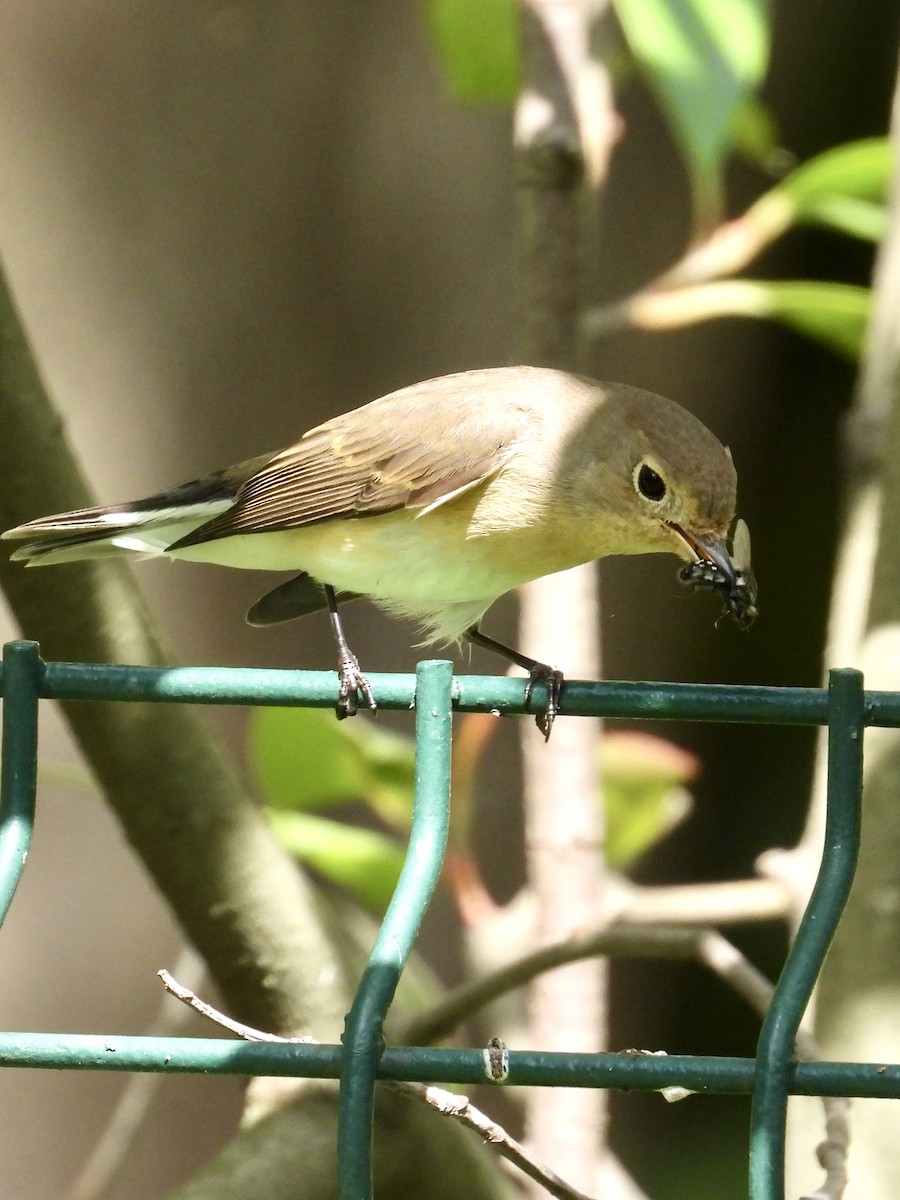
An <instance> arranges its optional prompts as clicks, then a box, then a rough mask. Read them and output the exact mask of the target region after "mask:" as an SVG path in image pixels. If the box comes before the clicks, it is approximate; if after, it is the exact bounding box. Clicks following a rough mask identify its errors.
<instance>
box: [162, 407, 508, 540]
mask: <svg viewBox="0 0 900 1200" xmlns="http://www.w3.org/2000/svg"><path fill="white" fill-rule="evenodd" d="M413 392H414V389H407V391H406V392H402V393H395V394H394V395H392V396H386V397H384V398H383V399H382V400H377V401H374V402H373V403H372V404H369V405H367V406H366V407H365V408H363V409H358V410H356V411H355V412H351V413H347V414H345V415H344V416H341V417H336V418H335V419H334V420H332V421H328V422H326V424H324V425H320V426H318V427H317V428H316V429H312V430H310V432H309V433H307V434H306V435H305V436H304V437H303V438H301V440H300V441H299V442H298V443H297V444H296V445H295V446H291V447H290V448H289V449H288V450H285V451H283V452H282V453H281V454H278V455H276V456H275V458H273V459H271V460H270V461H269V462H268V463H267V464H266V465H265V466H263V467H262V469H261V470H259V471H257V472H256V473H255V474H254V475H252V476H251V477H250V478H249V479H247V480H246V482H245V483H244V484H243V486H242V487H241V488H240V490H239V492H238V495H237V499H236V502H235V503H234V504H233V505H232V506H231V507H230V508H229V509H228V510H227V511H226V512H223V513H221V514H219V515H217V516H215V517H213V519H211V520H209V521H207V522H206V523H205V524H204V525H201V526H200V527H199V528H197V529H195V530H193V531H192V532H191V533H189V534H188V535H187V536H186V537H184V538H182V539H181V541H179V542H176V543H175V544H174V546H172V547H170V548H171V549H181V548H182V547H185V546H192V545H197V544H199V543H201V542H207V541H212V540H213V539H216V538H223V537H230V536H232V535H234V534H241V533H260V532H272V531H275V530H280V529H296V528H298V527H300V526H303V525H310V524H313V523H314V522H318V521H328V520H334V519H336V518H341V517H359V516H369V515H373V514H375V513H380V512H390V511H391V510H393V509H399V508H406V507H411V508H419V509H423V508H428V507H435V506H437V505H439V504H441V503H444V502H446V501H447V500H449V499H452V498H453V497H454V496H456V495H458V494H459V493H460V492H462V491H465V490H467V489H469V488H472V487H476V486H478V484H480V483H482V482H484V481H485V480H487V479H489V478H490V477H491V476H492V475H494V474H495V473H496V472H497V471H498V470H499V469H500V468H501V467H502V466H503V465H504V463H505V462H506V461H507V459H508V458H509V456H510V454H511V453H512V452H513V449H514V447H515V445H516V442H517V441H518V440H519V439H520V438H521V436H522V434H523V433H524V431H525V427H526V424H527V420H528V416H529V414H528V413H527V412H526V411H525V410H524V409H520V408H519V407H518V406H517V405H509V406H508V407H507V409H506V411H505V413H503V414H502V415H501V416H500V417H499V418H498V415H497V411H496V409H493V411H492V406H491V403H490V398H489V397H487V398H485V401H484V403H482V404H476V403H474V402H472V400H471V399H469V398H468V397H466V398H464V401H463V403H461V404H459V405H430V404H428V405H427V406H426V404H425V403H424V402H423V400H421V399H420V400H419V401H418V403H415V402H414V401H415V397H414V395H413V394H412V393H413ZM411 406H412V408H411Z"/></svg>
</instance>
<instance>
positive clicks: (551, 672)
mask: <svg viewBox="0 0 900 1200" xmlns="http://www.w3.org/2000/svg"><path fill="white" fill-rule="evenodd" d="M466 637H467V638H468V639H469V641H470V642H473V643H474V644H475V645H476V646H482V647H483V648H484V649H485V650H491V651H493V653H494V654H499V655H500V656H501V657H502V658H505V659H507V660H508V661H509V662H511V663H515V664H516V666H517V667H521V668H522V670H523V671H527V672H528V682H527V683H526V685H525V703H526V705H529V706H530V704H531V694H532V692H533V691H534V685H535V684H536V683H543V684H544V685H545V686H546V688H547V707H546V709H545V710H544V712H542V713H538V714H537V715H536V716H535V718H534V720H535V723H536V725H537V727H538V729H539V730H540V731H541V733H542V734H543V735H544V741H548V740H549V738H550V730H551V729H552V728H553V722H554V721H555V720H556V718H557V716H558V715H559V703H560V698H561V696H562V689H563V684H564V683H565V678H564V676H563V673H562V671H559V670H557V669H556V667H551V666H548V665H547V663H542V662H538V661H537V659H536V658H529V657H528V655H527V654H522V653H520V651H518V650H514V649H513V648H512V646H504V644H503V642H498V641H496V639H495V638H492V637H488V635H487V634H486V633H482V632H481V630H480V629H479V628H478V626H477V625H473V626H472V628H471V629H467V630H466Z"/></svg>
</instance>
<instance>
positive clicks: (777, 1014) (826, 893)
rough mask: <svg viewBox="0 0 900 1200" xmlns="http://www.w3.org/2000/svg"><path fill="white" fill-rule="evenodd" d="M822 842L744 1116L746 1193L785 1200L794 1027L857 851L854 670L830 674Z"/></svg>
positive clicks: (857, 687)
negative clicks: (749, 1109) (747, 1147)
mask: <svg viewBox="0 0 900 1200" xmlns="http://www.w3.org/2000/svg"><path fill="white" fill-rule="evenodd" d="M828 693H829V695H828V800H827V812H826V818H825V847H824V850H823V853H822V862H821V865H820V867H819V874H818V877H817V878H816V884H815V887H814V888H813V893H812V896H811V897H810V901H809V904H808V905H807V906H806V911H805V913H804V914H803V920H802V921H801V922H800V928H799V929H798V931H797V937H796V940H795V941H794V945H793V947H792V948H791V952H790V954H789V955H788V960H787V962H786V963H785V966H784V970H783V971H782V973H781V978H780V979H779V980H778V986H777V987H776V989H775V994H774V995H773V997H772V1003H771V1004H770V1005H769V1011H768V1013H767V1014H766V1018H765V1020H764V1022H763V1026H762V1032H761V1034H760V1039H759V1047H758V1049H757V1054H756V1080H755V1083H754V1088H753V1111H752V1116H751V1120H750V1200H784V1151H785V1120H786V1116H787V1101H788V1087H789V1083H790V1069H791V1059H792V1057H793V1053H794V1042H795V1040H796V1037H797V1030H798V1029H799V1027H800V1022H801V1020H802V1019H803V1014H804V1012H805V1011H806V1006H807V1004H808V1003H809V998H810V995H811V994H812V989H813V987H814V986H815V982H816V979H817V978H818V974H819V971H820V970H821V969H822V963H823V962H824V961H825V955H826V953H827V951H828V947H829V945H830V943H831V939H832V937H833V936H834V931H835V929H836V927H837V923H838V921H839V920H840V917H841V913H842V912H843V910H844V905H845V904H846V902H847V896H848V895H849V893H850V886H851V884H852V882H853V875H854V872H855V870H856V860H857V857H858V855H859V839H860V829H861V803H860V802H861V799H862V752H863V732H864V728H865V696H864V693H863V682H862V675H861V674H860V673H859V671H853V670H840V671H831V672H829V676H828Z"/></svg>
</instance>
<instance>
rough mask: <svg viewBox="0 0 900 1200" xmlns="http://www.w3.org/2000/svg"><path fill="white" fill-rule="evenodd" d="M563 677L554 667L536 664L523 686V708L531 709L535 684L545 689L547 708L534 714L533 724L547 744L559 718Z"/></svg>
mask: <svg viewBox="0 0 900 1200" xmlns="http://www.w3.org/2000/svg"><path fill="white" fill-rule="evenodd" d="M565 681H566V680H565V676H564V675H563V673H562V671H559V670H557V668H556V667H550V666H548V665H547V664H546V663H539V662H536V663H534V665H533V666H532V667H531V669H530V670H529V672H528V682H527V683H526V684H525V706H526V707H527V708H530V707H531V695H532V692H533V691H534V685H535V684H536V683H542V684H543V685H544V686H545V687H546V689H547V707H546V708H545V709H544V711H543V712H541V713H536V714H535V718H534V722H535V724H536V725H537V727H538V729H539V730H540V731H541V733H542V734H543V735H544V741H545V742H549V740H550V732H551V730H552V729H553V722H554V721H555V720H556V718H557V717H558V716H559V706H560V700H561V698H562V689H563V684H564V683H565Z"/></svg>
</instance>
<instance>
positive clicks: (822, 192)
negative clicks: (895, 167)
mask: <svg viewBox="0 0 900 1200" xmlns="http://www.w3.org/2000/svg"><path fill="white" fill-rule="evenodd" d="M891 170H892V154H891V147H890V144H889V143H888V141H887V139H886V138H865V139H863V140H862V141H859V142H848V143H847V144H846V145H844V146H836V147H834V149H832V150H826V151H825V153H824V154H819V155H818V156H817V157H816V158H812V159H810V160H809V162H806V163H803V165H802V166H800V167H797V169H796V170H795V171H792V172H791V173H790V175H786V176H785V177H784V179H782V180H781V182H780V183H779V184H777V185H776V186H775V187H773V188H771V189H770V190H769V191H768V192H766V194H765V195H764V196H761V197H760V198H759V200H757V201H756V203H755V204H753V205H751V207H750V208H749V209H748V210H747V212H746V214H745V216H744V218H743V219H744V221H745V222H746V223H747V224H748V225H750V226H753V227H754V228H755V229H756V230H757V234H758V237H757V240H758V241H759V243H760V245H764V244H766V243H767V242H770V241H772V240H773V239H774V238H776V237H778V236H779V235H780V234H782V233H783V232H784V231H785V229H787V228H788V227H789V226H790V225H793V224H797V223H802V222H807V223H813V224H818V225H827V226H830V227H831V228H833V229H838V230H840V231H841V232H842V233H849V234H852V235H853V236H854V237H862V238H868V239H871V240H875V239H877V238H879V237H881V235H882V233H883V232H884V228H885V225H886V223H887V217H886V214H885V203H886V196H887V189H888V183H889V181H890V176H891Z"/></svg>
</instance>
